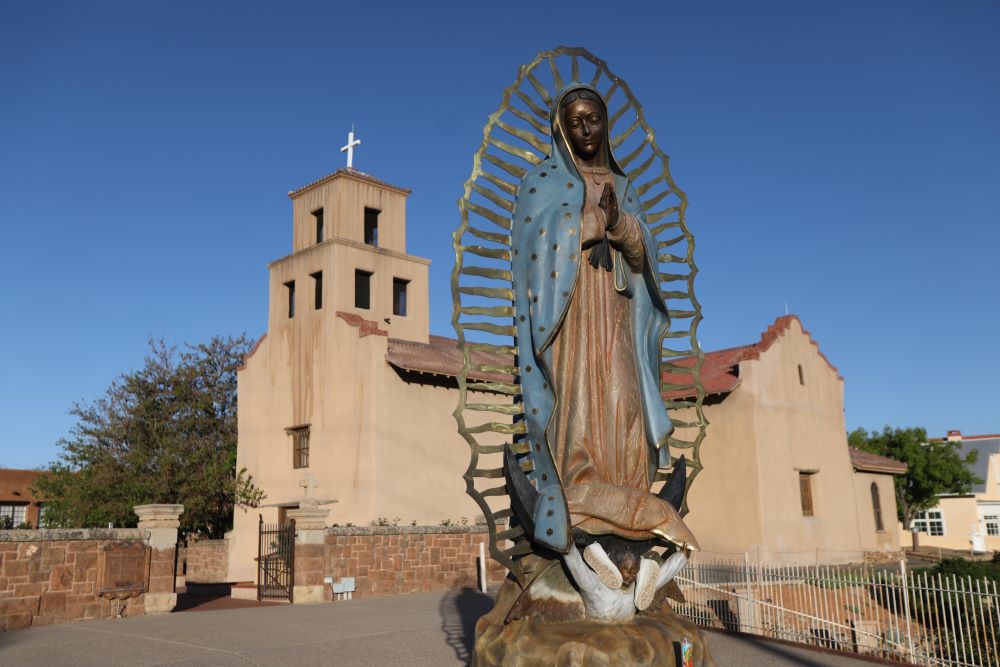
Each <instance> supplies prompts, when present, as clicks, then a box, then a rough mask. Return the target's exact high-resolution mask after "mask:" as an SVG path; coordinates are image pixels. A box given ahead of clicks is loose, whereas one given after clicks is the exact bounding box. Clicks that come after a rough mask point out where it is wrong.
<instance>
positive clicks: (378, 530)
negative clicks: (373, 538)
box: [326, 524, 487, 535]
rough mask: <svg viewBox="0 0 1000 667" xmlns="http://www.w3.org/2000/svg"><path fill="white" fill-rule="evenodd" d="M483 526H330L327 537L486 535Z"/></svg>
mask: <svg viewBox="0 0 1000 667" xmlns="http://www.w3.org/2000/svg"><path fill="white" fill-rule="evenodd" d="M486 532H487V528H486V525H485V524H480V525H473V526H331V527H329V528H327V529H326V534H327V535H434V534H451V535H454V534H458V535H463V534H478V533H484V534H485V533H486Z"/></svg>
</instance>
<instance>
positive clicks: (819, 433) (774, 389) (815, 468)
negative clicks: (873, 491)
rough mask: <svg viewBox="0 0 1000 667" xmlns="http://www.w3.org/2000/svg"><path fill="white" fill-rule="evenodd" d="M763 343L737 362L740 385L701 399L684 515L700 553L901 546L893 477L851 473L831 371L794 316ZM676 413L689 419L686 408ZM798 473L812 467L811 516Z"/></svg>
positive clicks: (781, 555) (837, 381)
mask: <svg viewBox="0 0 1000 667" xmlns="http://www.w3.org/2000/svg"><path fill="white" fill-rule="evenodd" d="M759 347H761V348H765V349H762V350H761V351H760V352H759V354H756V358H755V355H754V354H748V355H747V357H748V358H746V359H744V360H743V361H740V362H739V363H738V375H739V385H738V386H737V387H736V389H735V390H733V391H732V392H730V393H728V394H724V395H722V396H714V397H709V399H708V400H707V401H706V404H705V407H704V412H705V416H706V418H707V419H708V422H709V426H708V430H707V435H706V438H705V440H704V442H703V443H702V446H701V457H702V464H703V466H704V470H703V471H702V473H701V474H700V476H699V477H698V478H697V479H696V481H695V482H694V484H693V485H692V487H691V491H690V496H689V498H688V504H689V506H690V508H691V511H690V514H689V515H688V516H687V518H686V519H685V521H686V522H687V524H688V526H689V527H690V528H691V529H692V530H693V531H694V534H695V536H696V537H697V538H698V540H699V542H700V543H701V546H702V549H703V553H702V554H701V557H702V558H709V559H711V558H730V557H733V556H741V555H742V554H743V553H744V552H750V554H751V557H752V558H753V559H760V560H765V561H768V562H790V563H817V562H819V563H838V562H858V561H862V560H863V559H864V558H865V552H866V551H892V550H895V549H897V548H898V542H899V538H898V535H897V534H896V531H895V530H894V528H893V526H894V520H895V519H894V517H895V513H896V509H895V499H894V496H893V495H892V480H891V476H888V475H868V474H863V473H857V474H856V473H855V472H854V469H853V466H852V464H851V460H850V453H849V450H848V447H847V438H846V429H845V423H844V414H843V405H844V403H843V380H842V379H841V378H840V377H839V375H838V373H837V371H836V370H835V369H834V368H833V367H832V366H831V365H830V364H829V363H828V362H827V360H826V359H825V358H824V357H823V355H822V354H820V352H819V349H818V347H817V345H816V344H815V343H814V342H813V340H812V338H811V337H810V336H809V335H808V334H807V333H805V332H803V330H802V326H801V324H800V323H799V321H798V320H797V318H791V321H790V323H789V324H788V328H787V329H786V330H783V331H782V332H781V333H779V335H778V336H777V337H776V339H775V340H773V342H772V343H770V345H769V346H766V345H762V346H759ZM799 365H801V366H802V382H800V378H799V371H798V368H799ZM674 416H676V417H678V418H680V419H686V420H693V416H692V414H691V413H690V412H688V413H680V414H677V415H674ZM679 453H681V452H675V454H679ZM800 472H805V473H811V477H810V483H811V486H812V498H813V516H811V517H809V516H803V512H802V504H801V497H800V491H799V473H800ZM872 481H875V482H876V483H877V484H878V485H879V488H880V490H881V498H882V508H883V514H884V516H885V526H886V531H884V532H883V533H877V532H876V531H875V527H874V518H873V515H872V509H871V495H870V490H869V488H868V487H869V485H870V484H871V482H872ZM862 489H863V493H862V492H861V490H862Z"/></svg>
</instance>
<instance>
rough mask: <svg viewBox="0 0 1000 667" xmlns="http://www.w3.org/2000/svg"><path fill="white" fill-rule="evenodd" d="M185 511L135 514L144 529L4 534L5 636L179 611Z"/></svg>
mask: <svg viewBox="0 0 1000 667" xmlns="http://www.w3.org/2000/svg"><path fill="white" fill-rule="evenodd" d="M183 511H184V508H183V506H182V505H139V506H136V507H135V513H136V514H137V515H138V516H139V527H138V528H117V529H115V528H112V529H103V528H91V529H68V530H62V529H57V530H48V529H46V530H2V531H0V631H6V630H16V629H20V628H27V627H29V626H32V625H48V624H50V623H64V622H67V621H76V620H81V619H86V618H107V617H111V616H119V615H120V616H136V615H141V614H156V613H166V612H169V611H172V610H173V608H174V606H175V605H176V604H177V594H176V593H175V592H174V574H175V572H174V567H175V562H176V558H177V526H178V525H179V521H178V517H179V516H180V514H181V512H183ZM102 569H103V570H104V572H105V573H106V574H102ZM105 578H106V580H104V581H102V579H105Z"/></svg>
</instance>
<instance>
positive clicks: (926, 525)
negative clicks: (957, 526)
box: [910, 510, 945, 537]
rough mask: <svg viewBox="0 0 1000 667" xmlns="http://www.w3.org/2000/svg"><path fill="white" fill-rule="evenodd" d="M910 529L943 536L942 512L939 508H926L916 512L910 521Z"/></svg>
mask: <svg viewBox="0 0 1000 667" xmlns="http://www.w3.org/2000/svg"><path fill="white" fill-rule="evenodd" d="M910 529H911V530H917V531H920V532H921V533H927V534H928V535H932V536H935V537H942V536H944V534H945V532H944V512H942V511H941V510H927V511H926V512H918V513H917V515H916V517H914V519H913V521H911V522H910Z"/></svg>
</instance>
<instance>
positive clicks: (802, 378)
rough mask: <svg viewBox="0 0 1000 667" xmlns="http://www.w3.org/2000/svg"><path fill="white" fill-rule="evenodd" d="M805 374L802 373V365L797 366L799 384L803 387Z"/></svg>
mask: <svg viewBox="0 0 1000 667" xmlns="http://www.w3.org/2000/svg"><path fill="white" fill-rule="evenodd" d="M805 383H806V374H805V373H804V372H803V371H802V364H799V384H801V385H805Z"/></svg>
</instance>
